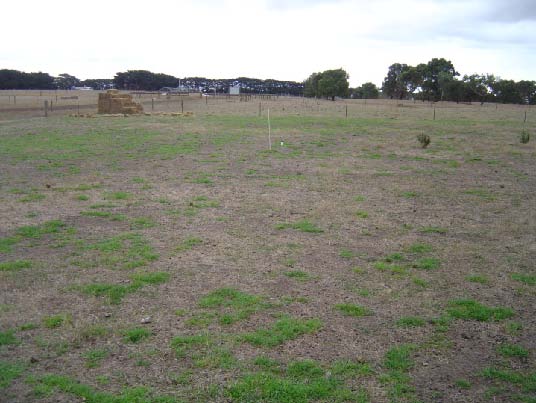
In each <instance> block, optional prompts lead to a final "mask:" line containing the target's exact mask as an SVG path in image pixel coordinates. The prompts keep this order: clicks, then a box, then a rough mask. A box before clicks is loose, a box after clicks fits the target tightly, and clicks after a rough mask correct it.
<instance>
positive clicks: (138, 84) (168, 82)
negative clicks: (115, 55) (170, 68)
mask: <svg viewBox="0 0 536 403" xmlns="http://www.w3.org/2000/svg"><path fill="white" fill-rule="evenodd" d="M114 85H115V87H116V88H119V89H126V90H142V91H155V90H158V89H160V88H162V87H176V86H178V85H179V79H178V78H176V77H173V76H170V75H167V74H161V73H159V74H155V73H152V72H150V71H148V70H128V71H126V72H120V73H117V74H116V75H115V77H114Z"/></svg>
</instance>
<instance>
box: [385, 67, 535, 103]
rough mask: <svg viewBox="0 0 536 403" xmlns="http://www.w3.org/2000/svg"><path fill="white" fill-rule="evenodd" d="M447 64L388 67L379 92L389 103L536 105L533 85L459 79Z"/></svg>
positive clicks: (489, 76)
mask: <svg viewBox="0 0 536 403" xmlns="http://www.w3.org/2000/svg"><path fill="white" fill-rule="evenodd" d="M458 77H460V73H458V72H457V71H456V69H455V68H454V65H453V64H452V62H451V61H450V60H445V59H443V58H440V59H438V58H434V59H432V60H430V61H429V62H428V63H426V64H425V63H421V64H419V65H417V66H409V65H407V64H400V63H394V64H392V65H391V66H389V69H388V71H387V76H386V77H385V79H384V81H383V85H382V92H383V93H384V95H385V96H387V97H389V98H392V99H408V98H413V99H419V100H423V101H425V100H427V101H454V102H475V101H477V102H481V103H484V102H500V103H512V104H531V105H534V104H536V82H534V81H528V80H521V81H517V82H516V81H514V80H503V79H501V78H499V77H495V76H494V75H493V74H472V75H464V76H463V77H461V78H458Z"/></svg>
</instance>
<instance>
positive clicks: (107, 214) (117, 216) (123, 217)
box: [80, 210, 127, 221]
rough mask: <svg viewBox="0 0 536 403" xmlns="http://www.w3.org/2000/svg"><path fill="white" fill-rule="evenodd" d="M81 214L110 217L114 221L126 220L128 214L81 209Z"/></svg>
mask: <svg viewBox="0 0 536 403" xmlns="http://www.w3.org/2000/svg"><path fill="white" fill-rule="evenodd" d="M80 215H83V216H86V217H98V218H108V219H110V220H112V221H125V220H126V219H127V216H126V215H124V214H115V213H112V212H111V211H91V210H90V211H81V212H80Z"/></svg>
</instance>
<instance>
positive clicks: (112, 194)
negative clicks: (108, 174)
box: [104, 192, 132, 200]
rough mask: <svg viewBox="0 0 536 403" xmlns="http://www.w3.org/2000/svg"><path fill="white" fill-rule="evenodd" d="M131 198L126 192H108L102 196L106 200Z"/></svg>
mask: <svg viewBox="0 0 536 403" xmlns="http://www.w3.org/2000/svg"><path fill="white" fill-rule="evenodd" d="M131 197H132V195H131V194H130V193H127V192H109V193H106V194H105V195H104V198H105V199H107V200H127V199H129V198H131Z"/></svg>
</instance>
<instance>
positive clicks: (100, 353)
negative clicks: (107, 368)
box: [82, 349, 110, 368]
mask: <svg viewBox="0 0 536 403" xmlns="http://www.w3.org/2000/svg"><path fill="white" fill-rule="evenodd" d="M109 354H110V353H109V352H108V350H106V349H94V350H89V351H86V352H85V353H84V354H82V357H84V359H85V360H86V367H87V368H96V367H98V366H100V363H101V361H102V360H104V359H105V358H106V357H108V355H109Z"/></svg>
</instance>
